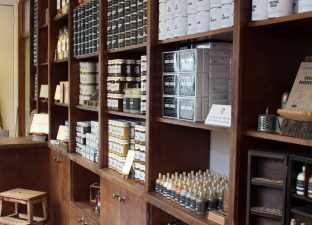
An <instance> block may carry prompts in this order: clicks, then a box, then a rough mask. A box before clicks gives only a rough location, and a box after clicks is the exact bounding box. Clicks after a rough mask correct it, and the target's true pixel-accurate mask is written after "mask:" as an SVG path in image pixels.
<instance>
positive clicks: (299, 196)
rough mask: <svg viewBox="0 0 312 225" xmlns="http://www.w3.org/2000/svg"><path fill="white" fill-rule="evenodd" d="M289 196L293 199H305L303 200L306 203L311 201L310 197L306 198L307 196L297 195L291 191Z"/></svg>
mask: <svg viewBox="0 0 312 225" xmlns="http://www.w3.org/2000/svg"><path fill="white" fill-rule="evenodd" d="M291 196H292V197H293V198H295V199H299V200H302V201H305V202H308V203H312V199H311V198H308V197H305V196H302V195H298V194H296V193H292V194H291Z"/></svg>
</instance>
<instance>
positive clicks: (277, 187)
mask: <svg viewBox="0 0 312 225" xmlns="http://www.w3.org/2000/svg"><path fill="white" fill-rule="evenodd" d="M251 184H252V185H254V186H261V187H268V188H276V189H282V188H283V187H284V185H283V184H276V183H270V182H261V181H255V180H251Z"/></svg>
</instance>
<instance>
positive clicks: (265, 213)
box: [250, 209, 282, 220]
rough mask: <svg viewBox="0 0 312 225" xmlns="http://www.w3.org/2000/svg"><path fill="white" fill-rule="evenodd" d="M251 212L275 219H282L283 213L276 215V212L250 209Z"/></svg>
mask: <svg viewBox="0 0 312 225" xmlns="http://www.w3.org/2000/svg"><path fill="white" fill-rule="evenodd" d="M250 214H252V215H256V216H262V217H267V218H271V219H275V220H280V219H282V215H276V214H271V213H267V212H260V211H256V210H253V209H250Z"/></svg>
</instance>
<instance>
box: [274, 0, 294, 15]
mask: <svg viewBox="0 0 312 225" xmlns="http://www.w3.org/2000/svg"><path fill="white" fill-rule="evenodd" d="M292 13H293V0H269V9H268V16H269V18H277V17H281V16H288V15H291V14H292Z"/></svg>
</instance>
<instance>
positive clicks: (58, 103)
mask: <svg viewBox="0 0 312 225" xmlns="http://www.w3.org/2000/svg"><path fill="white" fill-rule="evenodd" d="M54 105H57V106H62V107H67V108H68V107H69V106H68V104H65V103H60V102H54Z"/></svg>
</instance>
